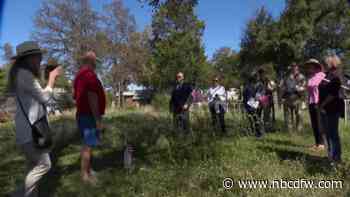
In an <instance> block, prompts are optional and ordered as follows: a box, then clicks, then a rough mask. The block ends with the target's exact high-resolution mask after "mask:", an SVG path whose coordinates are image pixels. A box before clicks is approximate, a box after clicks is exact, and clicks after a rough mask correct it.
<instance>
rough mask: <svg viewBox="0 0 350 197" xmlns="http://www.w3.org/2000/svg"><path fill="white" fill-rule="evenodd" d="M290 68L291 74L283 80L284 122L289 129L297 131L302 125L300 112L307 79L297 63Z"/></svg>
mask: <svg viewBox="0 0 350 197" xmlns="http://www.w3.org/2000/svg"><path fill="white" fill-rule="evenodd" d="M288 70H289V72H290V74H289V75H288V76H287V78H286V79H284V80H283V82H282V99H283V101H284V102H283V103H284V122H285V127H286V128H288V130H290V129H291V128H293V129H294V130H296V131H300V130H301V128H300V127H301V125H302V119H301V114H300V113H301V106H302V100H303V99H304V93H305V90H306V79H305V76H304V75H303V74H302V73H301V72H300V70H299V66H298V65H297V64H296V63H293V64H292V65H291V66H290V67H289V69H288Z"/></svg>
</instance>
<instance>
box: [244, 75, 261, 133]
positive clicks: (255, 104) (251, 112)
mask: <svg viewBox="0 0 350 197" xmlns="http://www.w3.org/2000/svg"><path fill="white" fill-rule="evenodd" d="M255 78H256V77H255V76H250V77H249V79H248V82H247V84H246V85H245V87H244V90H243V103H244V108H245V110H246V112H247V113H248V119H249V122H250V126H251V130H252V131H254V132H255V135H256V137H258V138H260V137H262V135H263V132H262V125H261V115H262V108H261V106H260V103H259V101H258V99H257V93H258V91H257V90H258V89H259V88H258V87H257V85H256V82H255Z"/></svg>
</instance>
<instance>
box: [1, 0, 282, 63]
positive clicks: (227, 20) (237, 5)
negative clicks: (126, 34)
mask: <svg viewBox="0 0 350 197" xmlns="http://www.w3.org/2000/svg"><path fill="white" fill-rule="evenodd" d="M4 1H5V4H4V9H3V13H2V14H1V13H0V17H1V18H2V22H0V25H1V24H2V26H1V27H0V31H1V32H0V45H1V46H2V45H3V44H4V43H6V42H9V43H11V44H12V45H13V46H15V45H17V44H18V43H20V42H22V41H25V40H28V39H30V34H31V32H32V31H33V29H34V27H33V18H34V15H35V12H36V11H37V10H38V8H39V7H40V3H41V2H42V0H0V2H4ZM109 1H110V0H91V3H92V5H93V7H94V8H95V9H97V10H98V9H101V4H103V3H105V2H109ZM124 4H125V5H126V7H128V8H129V9H130V11H131V13H132V14H134V15H135V17H136V22H137V25H138V29H139V30H143V28H144V27H145V26H146V25H150V24H151V16H152V12H151V9H150V8H149V7H148V6H142V4H140V3H139V2H138V1H137V0H124ZM261 6H265V7H266V8H267V9H268V10H269V11H270V12H271V13H272V15H273V16H274V17H278V16H279V15H280V13H281V11H282V10H283V9H284V6H285V0H199V6H198V7H197V9H196V12H197V14H198V16H199V18H200V19H201V20H204V21H205V23H206V29H205V32H204V37H203V42H204V46H205V49H206V54H207V56H208V57H209V58H210V57H211V56H212V54H213V53H214V52H215V50H216V49H218V48H220V47H223V46H228V47H231V48H233V49H235V50H239V44H240V38H241V35H242V32H243V30H244V27H245V24H246V23H247V21H248V20H249V19H250V18H251V17H252V16H253V15H254V13H255V12H256V10H257V9H258V8H260V7H261ZM0 7H1V6H0ZM0 12H1V9H0Z"/></svg>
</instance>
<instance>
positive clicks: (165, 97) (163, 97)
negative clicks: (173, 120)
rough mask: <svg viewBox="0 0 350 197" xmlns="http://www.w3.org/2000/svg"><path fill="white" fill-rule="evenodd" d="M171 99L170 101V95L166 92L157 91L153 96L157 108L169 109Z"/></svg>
mask: <svg viewBox="0 0 350 197" xmlns="http://www.w3.org/2000/svg"><path fill="white" fill-rule="evenodd" d="M169 101H170V95H169V94H166V93H157V94H155V95H154V97H153V98H152V101H151V103H152V106H154V108H155V109H156V110H165V111H168V110H169Z"/></svg>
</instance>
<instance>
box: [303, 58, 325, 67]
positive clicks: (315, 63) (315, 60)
mask: <svg viewBox="0 0 350 197" xmlns="http://www.w3.org/2000/svg"><path fill="white" fill-rule="evenodd" d="M304 65H305V66H308V65H314V66H317V67H318V68H320V69H322V68H323V66H322V64H321V63H320V62H319V61H318V60H317V59H313V58H311V59H309V60H308V61H306V62H305V63H304Z"/></svg>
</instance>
